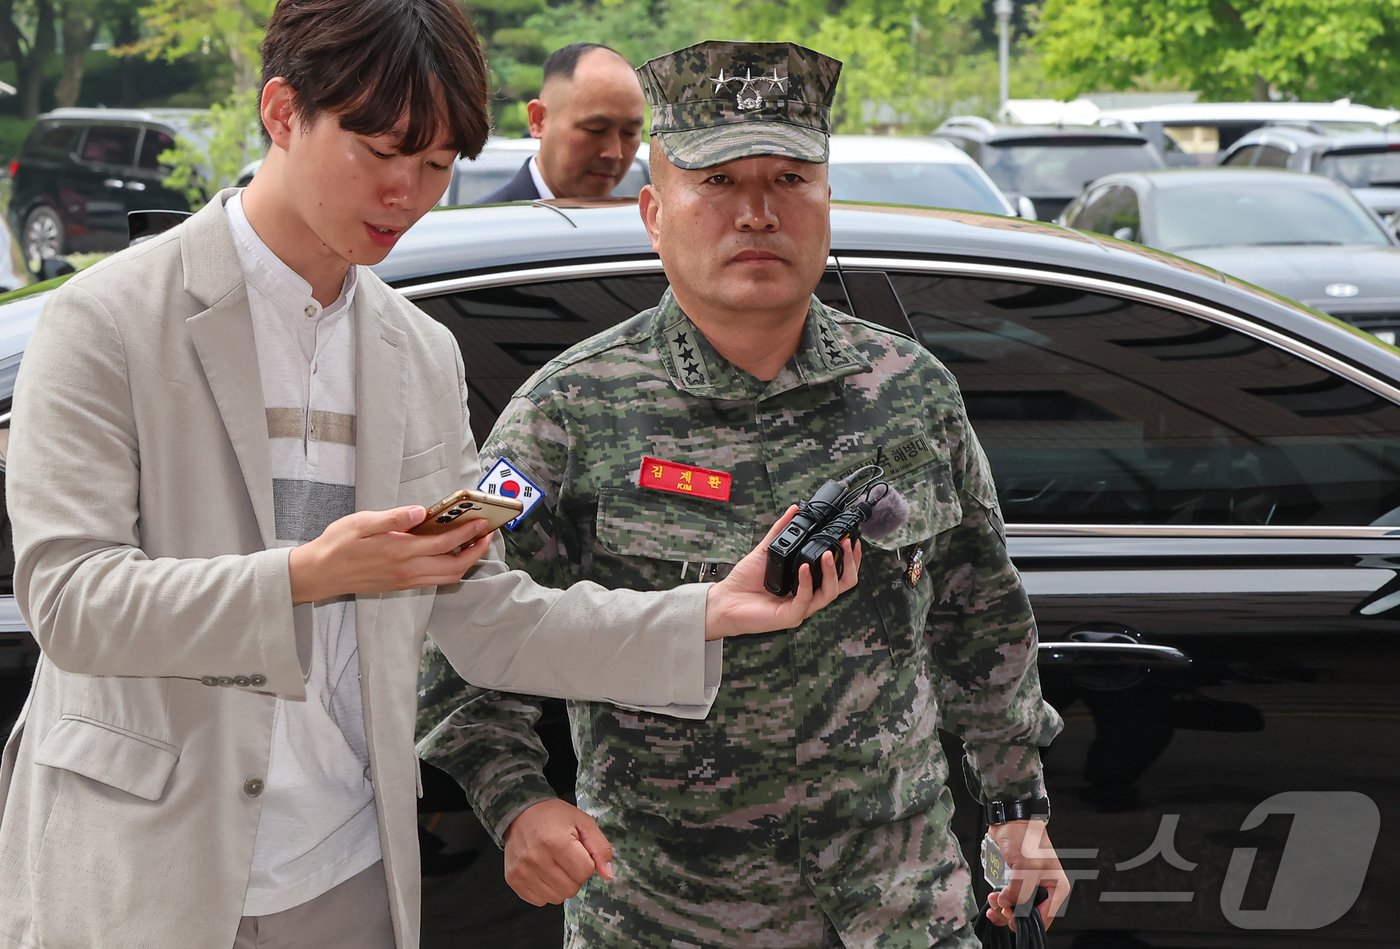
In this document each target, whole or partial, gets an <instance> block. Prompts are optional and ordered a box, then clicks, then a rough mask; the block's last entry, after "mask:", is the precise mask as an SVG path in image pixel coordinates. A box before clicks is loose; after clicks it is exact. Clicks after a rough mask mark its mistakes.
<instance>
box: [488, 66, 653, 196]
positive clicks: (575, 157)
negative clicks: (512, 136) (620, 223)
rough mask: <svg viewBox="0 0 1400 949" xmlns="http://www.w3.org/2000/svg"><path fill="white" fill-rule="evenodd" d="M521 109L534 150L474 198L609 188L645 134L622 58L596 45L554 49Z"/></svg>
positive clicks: (635, 85) (632, 77)
mask: <svg viewBox="0 0 1400 949" xmlns="http://www.w3.org/2000/svg"><path fill="white" fill-rule="evenodd" d="M526 108H527V109H528V111H529V115H530V134H531V135H532V136H533V137H535V138H537V139H539V140H540V150H539V153H538V154H537V155H532V156H531V157H530V159H529V160H528V161H526V162H525V164H523V165H521V166H520V170H519V171H518V172H516V173H515V177H514V178H512V179H511V180H510V181H508V182H506V184H505V186H504V187H502V188H499V189H497V190H496V191H493V192H491V193H490V194H488V195H486V196H485V197H483V198H481V199H480V200H479V201H478V202H477V203H478V204H495V203H497V202H501V201H533V200H535V199H536V198H606V197H608V196H609V195H610V194H612V193H613V189H614V188H616V187H617V186H618V183H619V182H621V181H622V177H623V175H625V174H627V169H628V168H630V167H631V165H632V159H633V158H634V157H635V156H636V154H637V146H638V145H639V144H641V140H642V139H641V135H642V109H643V103H642V87H641V84H640V83H639V82H638V81H637V76H636V73H634V72H633V71H632V66H631V64H629V63H628V62H627V60H625V59H623V58H622V56H620V55H619V54H618V53H617V52H616V51H615V50H612V49H609V48H608V47H606V46H601V45H599V44H597V43H570V44H569V45H568V46H565V47H562V48H561V49H557V50H555V51H554V52H553V53H551V54H550V55H549V58H548V59H547V60H545V63H544V82H543V84H542V85H541V87H540V94H539V97H538V98H535V99H531V100H530V104H529V105H528V106H527V107H526Z"/></svg>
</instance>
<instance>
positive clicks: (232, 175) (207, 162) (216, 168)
mask: <svg viewBox="0 0 1400 949" xmlns="http://www.w3.org/2000/svg"><path fill="white" fill-rule="evenodd" d="M257 117H258V115H257V107H256V104H255V101H254V97H253V96H252V95H251V94H250V93H247V92H235V93H233V94H232V95H230V96H229V97H228V98H227V99H225V100H224V101H223V102H216V103H214V104H213V105H212V106H210V107H209V111H208V112H207V113H206V114H205V115H204V116H203V117H202V118H201V119H200V120H199V121H198V122H197V123H196V125H195V130H194V136H193V137H186V136H183V135H181V136H179V137H178V138H176V140H175V147H174V148H171V149H167V150H166V151H164V152H162V153H161V154H160V162H161V164H162V165H165V166H167V167H168V168H169V185H170V187H171V188H172V189H174V190H176V191H181V192H183V193H184V195H185V197H186V198H187V199H188V200H189V202H190V210H196V209H198V208H199V207H200V206H201V205H203V204H204V202H205V201H207V200H208V199H209V197H210V196H211V195H212V194H213V193H214V192H215V191H217V190H218V189H220V188H223V187H226V186H228V185H229V184H232V183H233V181H234V180H235V179H236V178H237V177H238V173H239V172H240V171H242V170H243V166H244V165H246V164H248V162H250V161H252V160H253V159H254V158H256V157H258V155H260V154H261V153H262V147H261V141H260V140H259V138H258V135H259V127H258V121H257Z"/></svg>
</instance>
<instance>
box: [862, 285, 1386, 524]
mask: <svg viewBox="0 0 1400 949" xmlns="http://www.w3.org/2000/svg"><path fill="white" fill-rule="evenodd" d="M890 276H891V279H892V281H893V282H894V284H895V287H896V289H897V290H898V291H899V293H900V296H901V298H902V300H903V302H904V306H905V309H906V311H907V312H908V314H909V317H910V320H911V321H912V323H913V325H914V327H915V331H916V332H917V334H918V336H919V338H920V339H921V340H922V341H923V342H924V344H925V345H927V346H928V347H929V349H930V350H932V351H933V352H934V354H935V355H937V356H938V357H939V358H940V359H941V360H943V362H944V363H946V364H947V366H948V368H949V369H950V370H952V372H953V373H954V375H956V376H957V378H958V382H959V383H960V385H961V387H962V390H963V393H964V395H965V398H966V400H967V407H968V412H969V414H970V416H971V418H972V420H973V423H974V424H975V425H976V427H977V432H978V434H979V436H980V437H981V439H982V444H983V445H984V446H985V448H986V450H987V453H988V455H989V456H990V458H991V461H992V468H993V471H994V473H995V476H996V480H997V488H998V490H999V492H1000V494H1001V500H1002V504H1003V507H1004V509H1005V514H1006V519H1007V521H1009V522H1016V523H1074V524H1091V523H1092V524H1198V525H1199V524H1207V525H1210V524H1213V525H1230V524H1273V525H1288V526H1297V525H1328V526H1357V525H1369V524H1376V523H1396V522H1400V521H1397V506H1400V407H1397V406H1396V405H1394V404H1392V403H1390V402H1388V401H1386V400H1385V399H1383V398H1381V397H1380V396H1378V395H1375V394H1373V393H1371V392H1369V391H1367V390H1365V389H1363V388H1361V387H1359V386H1357V385H1355V384H1353V383H1351V382H1348V381H1346V380H1344V379H1342V378H1340V377H1338V376H1335V375H1333V374H1332V373H1330V372H1328V371H1327V370H1324V369H1321V368H1319V367H1317V366H1315V365H1313V364H1312V363H1309V362H1305V361H1304V360H1302V359H1300V358H1298V357H1296V356H1293V355H1291V354H1289V353H1286V352H1284V351H1282V350H1279V349H1277V348H1275V347H1273V346H1271V345H1268V344H1266V343H1263V342H1260V341H1258V340H1255V339H1253V338H1252V337H1249V336H1246V335H1244V334H1243V333H1240V332H1237V331H1235V330H1232V329H1229V328H1226V327H1222V326H1220V325H1217V324H1214V323H1210V322H1206V321H1204V320H1201V319H1197V318H1195V317H1191V316H1186V315H1183V314H1180V313H1176V312H1172V311H1169V310H1164V309H1161V308H1158V307H1155V306H1149V305H1147V304H1142V303H1136V302H1133V301H1129V300H1122V299H1117V298H1112V297H1106V296H1101V295H1098V294H1094V293H1087V292H1082V291H1078V290H1074V289H1070V288H1062V287H1052V286H1040V285H1034V284H1027V283H1012V282H999V281H991V280H978V279H971V278H962V277H938V276H932V275H921V274H891V275H890Z"/></svg>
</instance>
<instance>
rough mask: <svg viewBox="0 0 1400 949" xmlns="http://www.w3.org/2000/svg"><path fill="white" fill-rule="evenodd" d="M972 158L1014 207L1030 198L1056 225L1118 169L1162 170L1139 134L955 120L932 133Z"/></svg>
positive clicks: (1160, 161) (964, 118)
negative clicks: (1097, 181) (1057, 218)
mask: <svg viewBox="0 0 1400 949" xmlns="http://www.w3.org/2000/svg"><path fill="white" fill-rule="evenodd" d="M933 134H934V137H935V138H940V139H944V140H946V141H949V142H952V143H953V144H954V145H956V146H958V147H959V148H961V149H962V150H963V151H965V152H967V153H968V154H969V155H971V156H972V158H973V160H974V161H976V162H977V164H979V165H981V166H982V167H983V169H985V170H986V172H987V174H988V175H990V176H991V178H992V180H993V181H995V182H996V183H997V187H999V188H1000V189H1001V190H1002V191H1003V192H1004V193H1005V194H1006V196H1007V197H1008V198H1010V199H1011V200H1012V202H1013V203H1017V202H1019V201H1020V199H1022V198H1029V199H1030V200H1031V201H1032V202H1033V203H1034V204H1035V216H1036V217H1038V218H1039V219H1040V220H1042V221H1053V220H1054V219H1055V216H1056V215H1058V214H1059V213H1060V212H1061V211H1063V210H1064V209H1065V207H1066V206H1067V205H1068V204H1069V203H1070V202H1071V201H1073V200H1074V198H1075V197H1076V196H1077V195H1078V194H1079V192H1081V191H1083V190H1084V188H1085V186H1086V185H1088V184H1089V182H1091V181H1094V180H1095V179H1098V178H1101V177H1103V176H1104V175H1107V174H1112V173H1113V172H1115V171H1146V170H1147V169H1149V168H1163V167H1165V166H1166V162H1165V161H1163V159H1162V155H1161V153H1160V152H1158V151H1157V149H1156V148H1154V147H1153V146H1152V145H1151V144H1150V143H1149V142H1148V141H1147V139H1146V138H1144V137H1143V136H1142V135H1140V134H1139V133H1137V132H1128V131H1122V130H1118V129H1102V128H1094V127H1091V126H1081V125H996V124H994V123H992V122H989V121H988V120H986V119H984V118H980V117H978V116H954V117H952V118H950V119H948V120H947V121H946V122H944V123H943V124H942V125H940V126H939V127H938V129H937V130H936V131H935V132H934V133H933Z"/></svg>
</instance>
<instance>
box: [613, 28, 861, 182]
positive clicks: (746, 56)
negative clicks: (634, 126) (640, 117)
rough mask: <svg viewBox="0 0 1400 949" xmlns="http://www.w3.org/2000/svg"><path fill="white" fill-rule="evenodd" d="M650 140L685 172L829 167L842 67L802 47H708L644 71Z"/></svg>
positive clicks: (713, 43)
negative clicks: (754, 162)
mask: <svg viewBox="0 0 1400 949" xmlns="http://www.w3.org/2000/svg"><path fill="white" fill-rule="evenodd" d="M637 75H638V76H639V77H640V78H641V81H642V92H643V93H644V94H645V95H646V98H647V102H648V103H650V105H651V134H652V136H653V137H655V138H656V139H657V140H659V141H660V142H661V144H662V146H663V147H664V148H665V149H666V155H667V157H669V158H670V159H671V161H672V162H673V163H674V164H676V165H678V166H680V167H681V168H709V167H711V166H713V165H719V164H723V163H724V162H727V161H733V160H734V159H736V158H748V157H750V156H752V155H782V156H784V157H787V158H796V159H799V160H801V161H820V162H824V161H826V160H827V153H828V147H829V144H830V135H831V100H832V99H833V98H834V97H835V95H836V80H837V78H838V77H839V76H840V75H841V62H840V60H836V59H832V58H831V57H830V56H823V55H822V54H821V53H818V52H816V51H814V50H810V49H807V48H806V47H805V46H798V45H797V44H796V43H734V42H726V41H723V40H707V41H705V42H703V43H696V44H695V45H694V46H687V47H686V48H685V49H678V50H676V51H675V52H674V53H667V54H666V55H665V56H658V57H656V58H655V59H652V60H648V61H647V62H645V63H643V64H642V65H641V66H640V67H638V69H637Z"/></svg>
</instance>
